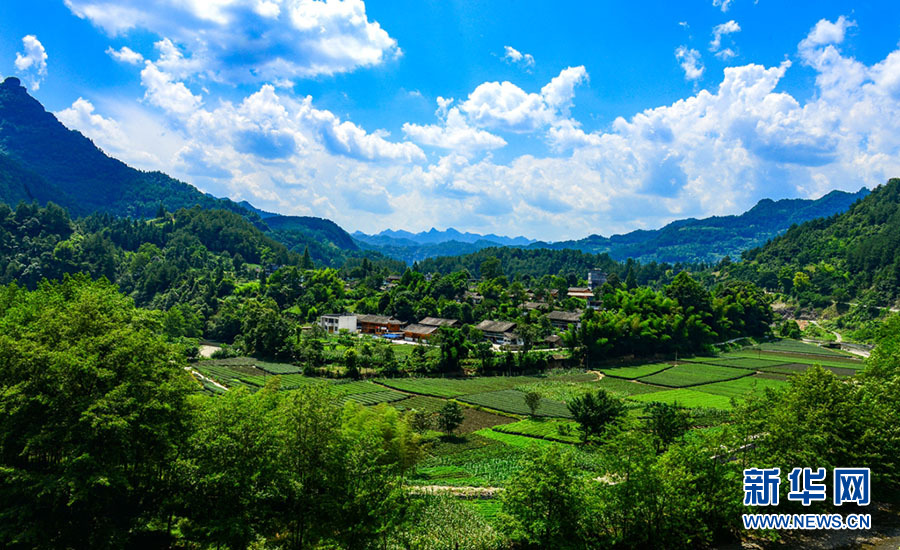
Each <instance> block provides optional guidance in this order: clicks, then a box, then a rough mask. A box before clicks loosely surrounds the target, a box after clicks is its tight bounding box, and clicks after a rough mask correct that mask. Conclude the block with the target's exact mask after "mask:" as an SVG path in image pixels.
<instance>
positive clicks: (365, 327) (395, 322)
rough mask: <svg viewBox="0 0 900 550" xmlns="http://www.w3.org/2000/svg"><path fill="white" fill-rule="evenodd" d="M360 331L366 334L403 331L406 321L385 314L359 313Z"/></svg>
mask: <svg viewBox="0 0 900 550" xmlns="http://www.w3.org/2000/svg"><path fill="white" fill-rule="evenodd" d="M356 323H357V324H358V325H359V331H360V332H362V333H365V334H385V333H388V332H401V329H402V328H403V325H405V324H406V323H405V322H404V321H401V320H399V319H394V318H393V317H387V316H385V315H359V316H357V317H356Z"/></svg>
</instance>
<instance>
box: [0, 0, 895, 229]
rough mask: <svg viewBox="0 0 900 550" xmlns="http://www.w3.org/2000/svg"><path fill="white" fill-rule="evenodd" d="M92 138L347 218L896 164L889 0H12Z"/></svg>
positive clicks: (552, 217)
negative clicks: (623, 0)
mask: <svg viewBox="0 0 900 550" xmlns="http://www.w3.org/2000/svg"><path fill="white" fill-rule="evenodd" d="M0 31H2V34H0V36H2V37H3V38H2V40H0V74H2V75H4V76H10V75H16V76H19V77H20V78H22V80H23V82H24V83H25V85H26V86H27V87H28V88H29V90H30V91H31V92H32V93H33V95H35V97H37V98H38V99H39V100H40V101H41V102H43V103H44V105H45V106H46V107H47V109H48V110H50V111H53V112H54V113H56V114H57V116H58V117H59V118H60V120H62V121H63V123H64V124H66V125H67V126H69V127H70V128H73V129H77V130H80V131H82V132H83V133H85V134H86V135H87V136H88V137H90V138H92V139H93V140H94V141H95V143H97V144H98V145H99V146H100V147H102V148H103V149H104V150H106V151H107V152H108V153H110V154H112V155H113V156H116V157H118V158H121V159H123V160H125V161H126V162H128V163H130V164H132V165H134V166H136V167H139V168H142V169H158V170H163V171H165V172H167V173H169V174H171V175H173V176H175V177H178V178H180V179H183V180H186V181H188V182H191V183H193V184H194V185H197V186H198V187H199V188H201V189H202V190H204V191H208V192H210V193H213V194H215V195H219V196H229V197H232V198H234V199H236V200H241V199H247V200H249V201H251V202H252V203H254V204H256V205H257V206H259V207H261V208H266V209H270V210H274V211H277V212H282V213H288V214H303V215H316V216H322V217H327V218H330V219H333V220H335V221H337V222H338V223H340V224H341V225H342V226H344V227H345V228H347V229H348V230H351V231H352V230H356V229H359V230H363V231H366V232H375V231H378V230H381V229H385V228H388V227H390V228H403V229H409V230H424V229H428V228H430V227H437V228H439V229H444V228H446V227H451V226H452V227H456V228H457V229H462V230H470V231H476V232H494V233H500V234H516V235H518V234H523V235H526V236H528V237H532V238H540V239H553V240H556V239H562V238H579V237H583V236H586V235H588V234H591V233H600V234H604V235H609V234H612V233H618V232H623V231H628V230H631V229H636V228H653V227H659V226H661V225H663V224H664V223H666V222H668V221H671V220H673V219H678V218H683V217H688V216H694V217H701V216H708V215H719V214H733V213H739V212H742V211H744V210H746V209H747V208H749V207H751V206H752V205H753V204H755V202H756V201H758V200H759V199H761V198H764V197H771V198H784V197H818V196H821V195H822V194H824V193H826V192H828V191H830V190H832V189H845V190H854V191H855V190H857V189H859V188H860V187H862V186H864V185H865V186H869V187H872V186H874V185H877V184H879V183H882V182H883V181H884V180H886V179H887V178H888V177H892V176H898V175H900V155H898V153H900V136H898V135H896V134H898V133H897V132H896V131H895V129H896V128H897V127H898V123H900V49H898V48H900V47H898V41H900V7H898V5H897V4H896V3H894V2H881V3H877V2H865V3H863V2H802V1H801V2H790V3H785V2H772V1H769V0H759V1H757V2H753V1H752V0H730V1H727V0H705V1H695V2H656V3H644V4H634V3H612V2H525V1H498V0H492V1H481V2H453V1H435V0H417V1H403V0H395V1H386V2H366V3H363V2H362V1H360V0H355V1H346V2H331V1H329V2H318V1H311V0H183V1H180V2H169V1H165V2H163V1H159V2H152V1H146V0H144V1H139V0H118V1H112V0H67V1H65V2H64V1H63V0H32V1H28V2H25V1H19V0H12V1H9V2H3V3H0Z"/></svg>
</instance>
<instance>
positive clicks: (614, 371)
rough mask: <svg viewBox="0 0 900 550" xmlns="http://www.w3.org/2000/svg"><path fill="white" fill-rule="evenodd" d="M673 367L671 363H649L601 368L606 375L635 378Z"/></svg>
mask: <svg viewBox="0 0 900 550" xmlns="http://www.w3.org/2000/svg"><path fill="white" fill-rule="evenodd" d="M670 368H672V364H671V363H649V364H646V365H637V366H634V367H614V368H610V369H600V372H602V373H603V374H604V375H606V376H614V377H616V378H627V379H629V380H634V379H635V378H641V377H643V376H649V375H651V374H656V373H658V372H662V371H664V370H667V369H670Z"/></svg>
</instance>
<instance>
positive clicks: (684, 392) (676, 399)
mask: <svg viewBox="0 0 900 550" xmlns="http://www.w3.org/2000/svg"><path fill="white" fill-rule="evenodd" d="M630 399H633V400H635V401H641V402H644V403H654V402H655V403H667V404H669V405H678V406H680V407H687V408H706V409H721V410H723V411H724V410H729V409H731V400H730V399H729V398H727V397H725V396H724V395H715V394H712V393H706V392H702V391H699V390H697V389H689V388H679V389H677V390H666V391H661V392H656V393H648V394H644V395H634V396H632V397H631V398H630Z"/></svg>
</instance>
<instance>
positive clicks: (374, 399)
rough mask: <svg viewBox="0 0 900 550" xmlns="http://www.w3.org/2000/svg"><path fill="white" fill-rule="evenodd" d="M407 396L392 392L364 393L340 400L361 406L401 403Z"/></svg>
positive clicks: (349, 395)
mask: <svg viewBox="0 0 900 550" xmlns="http://www.w3.org/2000/svg"><path fill="white" fill-rule="evenodd" d="M408 397H409V396H408V395H406V394H405V393H400V392H398V391H394V390H382V391H375V392H366V393H354V394H346V395H344V396H343V397H342V398H341V402H342V403H344V402H346V401H356V402H357V403H360V404H362V405H377V404H379V403H393V402H395V401H402V400H404V399H407V398H408Z"/></svg>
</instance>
